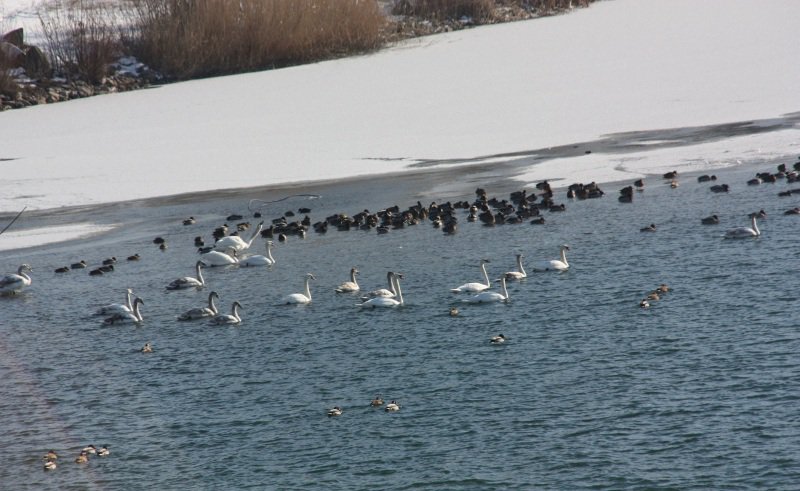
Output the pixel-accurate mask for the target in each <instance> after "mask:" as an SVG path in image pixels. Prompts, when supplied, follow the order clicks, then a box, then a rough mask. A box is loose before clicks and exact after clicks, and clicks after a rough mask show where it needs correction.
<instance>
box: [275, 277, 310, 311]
mask: <svg viewBox="0 0 800 491" xmlns="http://www.w3.org/2000/svg"><path fill="white" fill-rule="evenodd" d="M311 280H316V278H314V275H313V274H311V273H306V288H305V292H304V293H292V294H291V295H286V296H285V297H283V300H282V301H281V303H283V304H286V305H289V304H294V303H311V289H310V288H309V287H308V283H309V282H310V281H311Z"/></svg>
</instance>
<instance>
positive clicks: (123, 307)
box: [95, 288, 133, 315]
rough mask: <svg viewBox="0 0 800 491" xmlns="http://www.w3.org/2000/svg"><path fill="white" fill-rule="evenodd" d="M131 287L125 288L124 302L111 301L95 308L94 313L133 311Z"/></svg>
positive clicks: (105, 313) (107, 313)
mask: <svg viewBox="0 0 800 491" xmlns="http://www.w3.org/2000/svg"><path fill="white" fill-rule="evenodd" d="M132 302H133V289H132V288H127V289H126V290H125V303H111V304H108V305H104V306H102V307H100V308H99V309H97V311H96V312H95V315H112V314H121V313H127V312H132V311H133V303H132Z"/></svg>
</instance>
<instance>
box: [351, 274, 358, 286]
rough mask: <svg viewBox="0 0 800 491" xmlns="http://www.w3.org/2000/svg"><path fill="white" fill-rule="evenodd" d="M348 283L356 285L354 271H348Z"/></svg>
mask: <svg viewBox="0 0 800 491" xmlns="http://www.w3.org/2000/svg"><path fill="white" fill-rule="evenodd" d="M350 281H351V282H353V284H354V285H358V282H356V272H355V271H350Z"/></svg>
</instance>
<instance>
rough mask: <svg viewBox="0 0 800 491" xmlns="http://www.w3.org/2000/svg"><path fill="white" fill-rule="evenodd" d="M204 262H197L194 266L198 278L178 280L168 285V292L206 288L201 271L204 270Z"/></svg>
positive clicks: (187, 277) (186, 277) (189, 277)
mask: <svg viewBox="0 0 800 491" xmlns="http://www.w3.org/2000/svg"><path fill="white" fill-rule="evenodd" d="M203 266H204V265H203V261H197V262H196V263H195V265H194V267H195V271H196V273H197V277H196V278H192V277H191V276H184V277H183V278H178V279H177V280H174V281H173V282H172V283H170V284H169V285H167V290H185V289H187V288H202V287H203V286H205V284H206V281H205V280H204V279H203V273H202V271H201V269H202V268H203Z"/></svg>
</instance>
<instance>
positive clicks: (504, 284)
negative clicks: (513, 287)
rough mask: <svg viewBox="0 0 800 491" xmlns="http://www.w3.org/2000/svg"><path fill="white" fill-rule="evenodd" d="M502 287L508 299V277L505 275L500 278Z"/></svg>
mask: <svg viewBox="0 0 800 491" xmlns="http://www.w3.org/2000/svg"><path fill="white" fill-rule="evenodd" d="M500 287H501V288H502V290H503V296H504V297H506V300H508V289H506V279H505V277H501V279H500Z"/></svg>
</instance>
